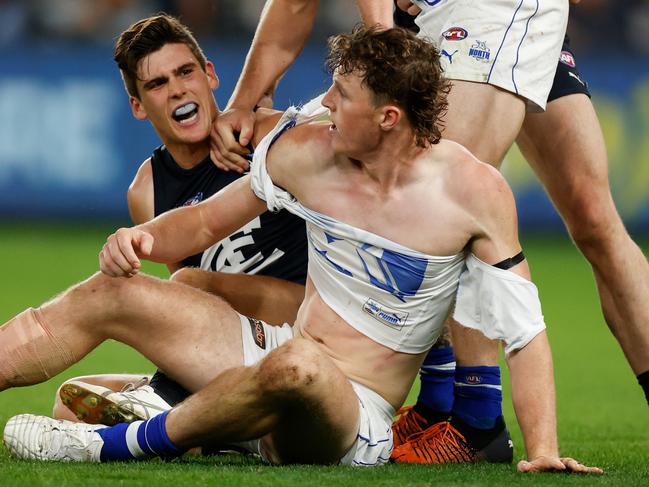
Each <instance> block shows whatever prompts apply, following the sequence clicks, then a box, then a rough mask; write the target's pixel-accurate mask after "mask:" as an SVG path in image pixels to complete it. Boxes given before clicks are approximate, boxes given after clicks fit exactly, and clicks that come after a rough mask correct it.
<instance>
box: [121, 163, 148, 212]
mask: <svg viewBox="0 0 649 487" xmlns="http://www.w3.org/2000/svg"><path fill="white" fill-rule="evenodd" d="M126 197H127V201H128V211H129V214H130V215H131V220H132V221H133V223H135V224H140V223H144V222H147V221H149V220H151V219H152V218H153V216H154V208H153V206H154V203H153V170H152V169H151V158H148V159H147V160H145V161H144V162H143V163H142V164H141V165H140V168H139V169H138V170H137V173H136V174H135V177H134V178H133V181H132V182H131V184H130V186H129V187H128V193H127V195H126Z"/></svg>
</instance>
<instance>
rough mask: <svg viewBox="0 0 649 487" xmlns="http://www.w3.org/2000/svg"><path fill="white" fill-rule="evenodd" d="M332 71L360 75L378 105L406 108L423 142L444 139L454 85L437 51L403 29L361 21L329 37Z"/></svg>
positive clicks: (327, 61) (329, 64) (428, 43)
mask: <svg viewBox="0 0 649 487" xmlns="http://www.w3.org/2000/svg"><path fill="white" fill-rule="evenodd" d="M328 44H329V54H328V56H327V60H326V65H327V68H328V69H329V72H330V73H332V74H333V72H334V71H337V72H339V73H341V74H350V73H354V74H357V75H358V76H360V77H361V78H362V82H363V84H365V86H367V87H368V88H369V89H370V90H372V93H373V94H374V101H375V103H377V104H383V103H394V104H396V105H398V106H399V107H401V108H402V109H403V110H405V113H406V115H407V117H408V120H409V121H410V124H411V125H412V127H413V130H414V132H415V138H416V143H417V145H418V146H420V147H425V146H426V145H427V144H436V143H438V142H439V140H440V138H441V129H442V127H443V126H442V120H441V118H442V117H443V116H444V114H445V113H446V107H447V101H446V96H447V95H448V92H449V89H450V85H449V83H448V81H446V79H445V78H444V77H443V75H442V69H441V67H440V63H439V51H438V50H437V49H436V48H435V46H433V45H432V44H431V43H430V42H428V41H426V40H424V39H420V38H417V37H416V36H415V35H414V34H413V33H412V32H409V31H407V30H405V29H402V28H399V27H397V28H394V29H387V30H380V29H379V28H378V27H377V26H373V27H364V26H363V25H358V26H356V27H355V28H354V30H353V31H352V33H351V34H341V35H337V36H333V37H330V38H329V41H328Z"/></svg>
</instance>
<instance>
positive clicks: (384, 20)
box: [356, 0, 394, 29]
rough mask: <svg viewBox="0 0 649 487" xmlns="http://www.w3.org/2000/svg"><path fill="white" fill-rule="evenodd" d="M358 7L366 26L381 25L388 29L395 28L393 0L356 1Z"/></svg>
mask: <svg viewBox="0 0 649 487" xmlns="http://www.w3.org/2000/svg"><path fill="white" fill-rule="evenodd" d="M356 5H357V6H358V11H359V13H360V14H361V19H362V20H363V23H364V24H365V25H368V26H369V25H376V24H379V25H381V26H383V27H384V28H386V29H389V28H391V27H393V26H394V20H393V19H392V9H393V3H392V0H356Z"/></svg>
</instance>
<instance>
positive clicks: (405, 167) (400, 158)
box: [356, 134, 427, 193]
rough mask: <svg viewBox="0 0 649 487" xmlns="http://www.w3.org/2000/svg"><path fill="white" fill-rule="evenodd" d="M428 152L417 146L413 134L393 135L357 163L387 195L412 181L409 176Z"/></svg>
mask: <svg viewBox="0 0 649 487" xmlns="http://www.w3.org/2000/svg"><path fill="white" fill-rule="evenodd" d="M426 150H427V149H425V148H422V147H419V146H417V145H415V143H414V140H413V137H412V134H410V135H408V134H393V136H389V137H385V139H384V140H383V141H381V143H380V144H378V145H377V147H376V148H375V149H374V150H372V151H370V152H368V153H367V154H363V155H362V156H361V157H360V159H359V160H357V161H356V163H357V164H359V166H360V167H361V168H362V170H363V172H365V173H366V174H367V175H368V177H369V178H370V179H372V180H374V181H375V182H376V183H377V184H378V185H379V186H380V187H381V188H382V190H383V191H384V192H386V193H387V192H389V191H390V189H391V188H393V187H396V186H399V185H402V184H404V183H405V182H406V181H409V180H410V176H409V175H410V174H411V173H413V169H414V166H415V165H416V164H418V163H419V162H418V161H419V160H420V159H421V156H422V155H423V153H424V152H426Z"/></svg>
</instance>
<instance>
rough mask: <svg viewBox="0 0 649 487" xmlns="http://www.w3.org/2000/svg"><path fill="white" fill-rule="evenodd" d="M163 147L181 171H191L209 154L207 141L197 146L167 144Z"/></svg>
mask: <svg viewBox="0 0 649 487" xmlns="http://www.w3.org/2000/svg"><path fill="white" fill-rule="evenodd" d="M165 146H166V148H167V150H168V151H169V153H170V154H171V156H172V157H173V158H174V161H176V164H178V165H179V166H180V167H182V168H183V169H191V168H193V167H195V166H197V165H198V164H200V162H201V161H203V160H204V159H205V158H206V157H207V156H208V155H209V154H210V145H209V140H206V141H205V142H200V143H198V144H167V143H165Z"/></svg>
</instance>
